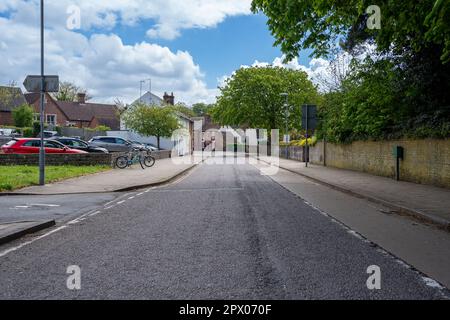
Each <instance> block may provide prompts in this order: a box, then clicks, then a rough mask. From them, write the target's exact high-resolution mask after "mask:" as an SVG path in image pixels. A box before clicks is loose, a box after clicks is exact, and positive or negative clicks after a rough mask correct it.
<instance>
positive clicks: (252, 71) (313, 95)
mask: <svg viewBox="0 0 450 320" xmlns="http://www.w3.org/2000/svg"><path fill="white" fill-rule="evenodd" d="M220 91H221V95H220V96H219V97H218V100H217V105H216V106H215V107H214V108H213V109H212V111H211V113H212V116H213V119H214V120H215V122H217V123H220V124H222V125H230V126H241V127H242V126H244V127H251V128H262V129H268V130H270V129H277V128H284V127H285V119H286V108H285V106H284V104H285V98H284V97H283V96H281V93H288V94H289V97H288V105H289V107H288V111H289V113H290V115H289V118H288V119H289V128H290V129H292V128H299V127H300V125H301V105H303V104H305V103H309V104H312V103H317V102H318V100H319V95H318V92H317V88H316V87H315V86H314V85H313V84H312V82H311V81H310V80H309V79H308V76H307V74H306V73H305V72H303V71H295V70H290V69H285V68H279V67H271V66H269V67H252V68H241V69H239V70H237V71H236V72H235V73H234V74H233V76H232V77H231V78H229V79H228V80H227V81H226V83H225V86H224V87H222V88H220Z"/></svg>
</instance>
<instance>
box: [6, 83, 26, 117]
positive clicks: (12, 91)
mask: <svg viewBox="0 0 450 320" xmlns="http://www.w3.org/2000/svg"><path fill="white" fill-rule="evenodd" d="M26 103H27V101H26V100H25V97H24V96H23V93H22V90H21V89H20V88H16V87H5V86H0V111H6V112H11V111H12V110H13V109H14V108H17V107H19V106H21V105H23V104H26Z"/></svg>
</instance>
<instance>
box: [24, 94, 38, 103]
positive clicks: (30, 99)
mask: <svg viewBox="0 0 450 320" xmlns="http://www.w3.org/2000/svg"><path fill="white" fill-rule="evenodd" d="M24 96H25V100H27V103H28V104H30V105H31V104H34V103H35V102H36V101H37V100H39V98H40V97H41V94H40V93H39V92H37V93H25V95H24Z"/></svg>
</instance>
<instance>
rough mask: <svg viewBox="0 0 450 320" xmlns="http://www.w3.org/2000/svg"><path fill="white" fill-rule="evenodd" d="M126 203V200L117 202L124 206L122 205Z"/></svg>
mask: <svg viewBox="0 0 450 320" xmlns="http://www.w3.org/2000/svg"><path fill="white" fill-rule="evenodd" d="M125 202H126V200H122V201H119V202H117V204H122V203H125Z"/></svg>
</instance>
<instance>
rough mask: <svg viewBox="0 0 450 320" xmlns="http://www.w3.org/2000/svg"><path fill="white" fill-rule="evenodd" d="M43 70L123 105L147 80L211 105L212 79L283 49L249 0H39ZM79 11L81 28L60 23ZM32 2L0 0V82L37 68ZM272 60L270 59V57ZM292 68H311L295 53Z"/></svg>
mask: <svg viewBox="0 0 450 320" xmlns="http://www.w3.org/2000/svg"><path fill="white" fill-rule="evenodd" d="M45 3H46V70H47V73H49V74H50V73H51V74H58V75H59V76H60V79H61V80H63V81H70V82H74V83H75V84H77V85H79V86H81V87H83V88H85V89H87V91H88V92H89V93H90V95H92V96H93V97H94V99H95V100H97V101H101V102H112V101H114V100H115V99H120V100H123V101H124V102H130V101H134V100H136V99H137V98H138V97H137V95H138V94H139V83H140V81H141V80H143V79H148V78H152V85H153V86H152V88H153V91H154V93H156V94H158V95H162V94H163V93H164V92H165V91H167V92H172V91H173V92H174V93H175V95H176V97H177V101H182V102H186V103H187V104H192V103H195V102H214V100H215V97H216V96H217V94H218V90H217V86H218V84H219V82H218V79H223V78H224V77H227V76H230V75H231V74H232V73H233V71H235V70H237V69H238V68H239V67H241V66H242V65H252V64H254V63H255V62H256V61H258V62H260V63H275V61H277V65H281V63H280V59H279V58H280V57H282V53H281V52H280V50H279V48H276V47H273V43H274V38H273V37H272V36H271V34H270V32H269V30H268V27H267V25H266V17H265V16H264V15H262V14H258V15H254V14H251V12H250V3H251V0H184V1H182V2H180V1H179V0H121V1H111V2H107V1H92V0H46V2H45ZM73 6H75V8H78V9H79V10H78V11H79V13H80V17H79V18H80V21H81V27H80V28H76V29H71V28H68V27H67V21H69V20H70V17H71V14H70V13H69V12H71V9H70V8H72V7H73ZM38 13H39V1H37V0H1V2H0V83H1V84H5V83H8V82H9V81H11V80H13V81H16V82H17V83H22V81H23V79H24V77H25V76H26V75H27V74H34V73H36V72H38V71H39V68H38V66H39V28H38V27H39V15H38ZM276 59H277V60H276ZM288 67H291V68H297V69H303V70H305V69H306V70H305V71H307V72H308V71H311V70H312V69H311V68H310V59H309V58H308V56H307V54H302V55H301V57H300V58H299V59H298V61H293V62H292V63H290V64H289V65H288Z"/></svg>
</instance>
